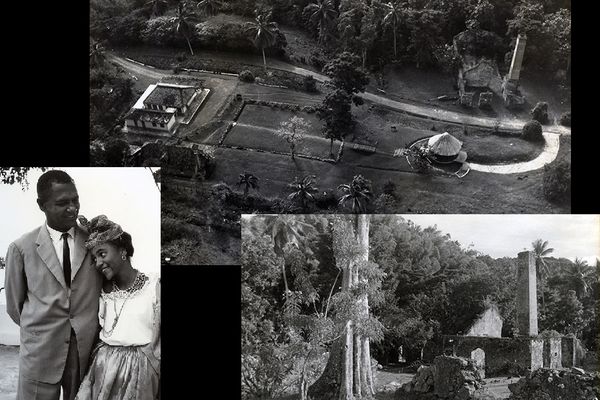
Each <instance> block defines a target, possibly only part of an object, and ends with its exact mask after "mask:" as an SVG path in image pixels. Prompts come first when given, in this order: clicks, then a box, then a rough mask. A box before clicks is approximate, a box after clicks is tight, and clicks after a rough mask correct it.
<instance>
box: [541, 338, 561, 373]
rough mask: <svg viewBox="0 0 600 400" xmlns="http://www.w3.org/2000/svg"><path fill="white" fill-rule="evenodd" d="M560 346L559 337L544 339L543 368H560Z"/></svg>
mask: <svg viewBox="0 0 600 400" xmlns="http://www.w3.org/2000/svg"><path fill="white" fill-rule="evenodd" d="M561 361H562V346H561V338H560V337H551V338H546V339H545V340H544V368H562V362H561Z"/></svg>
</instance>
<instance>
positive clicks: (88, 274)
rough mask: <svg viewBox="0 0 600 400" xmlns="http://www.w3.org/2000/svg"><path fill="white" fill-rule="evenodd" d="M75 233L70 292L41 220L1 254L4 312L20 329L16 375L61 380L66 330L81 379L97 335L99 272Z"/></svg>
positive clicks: (83, 234) (82, 236)
mask: <svg viewBox="0 0 600 400" xmlns="http://www.w3.org/2000/svg"><path fill="white" fill-rule="evenodd" d="M75 231H76V233H75V238H74V249H73V260H72V261H71V288H70V290H69V289H68V288H67V285H66V283H65V278H64V273H63V269H62V266H61V264H60V263H59V261H58V257H57V256H56V251H55V250H54V247H53V245H52V240H51V239H50V234H49V233H48V229H47V228H46V225H45V224H44V225H42V226H41V227H39V228H36V229H34V230H33V231H31V232H29V233H26V234H25V235H23V236H22V237H20V238H19V239H17V240H16V241H14V242H13V243H11V244H10V246H9V247H8V253H7V255H6V275H5V290H6V310H7V312H8V315H9V316H10V317H11V318H12V320H13V321H15V323H16V324H17V325H19V326H20V327H21V346H20V350H19V359H20V361H19V369H20V373H21V374H23V375H24V376H26V377H28V378H29V379H33V380H36V381H40V382H46V383H52V384H55V383H58V382H59V381H60V379H61V377H62V374H63V371H64V368H65V363H66V359H67V352H68V349H69V339H70V334H71V328H73V330H74V331H75V335H76V336H77V349H78V351H79V362H80V374H81V378H83V375H84V374H85V371H86V369H87V365H88V359H89V356H90V352H91V349H92V346H93V345H94V342H95V340H96V338H97V335H98V326H99V325H98V303H99V298H100V289H101V287H102V276H101V275H100V273H99V272H98V271H97V270H96V268H95V267H94V265H93V264H92V261H91V255H90V254H89V253H88V252H87V251H86V249H85V246H84V243H85V240H86V239H87V236H88V235H87V233H86V232H85V231H84V230H82V229H81V228H80V227H79V226H77V227H76V228H75Z"/></svg>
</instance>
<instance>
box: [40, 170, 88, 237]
mask: <svg viewBox="0 0 600 400" xmlns="http://www.w3.org/2000/svg"><path fill="white" fill-rule="evenodd" d="M38 205H39V206H40V210H42V211H43V212H44V214H46V221H47V222H48V226H50V228H52V229H56V230H57V231H60V232H66V231H68V230H69V229H71V228H72V227H74V226H75V225H77V215H78V214H79V195H78V194H77V189H75V185H74V184H72V183H56V182H53V183H52V187H51V188H50V193H49V197H48V198H47V200H46V201H45V202H43V203H41V202H40V201H39V200H38Z"/></svg>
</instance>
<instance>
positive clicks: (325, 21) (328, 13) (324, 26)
mask: <svg viewBox="0 0 600 400" xmlns="http://www.w3.org/2000/svg"><path fill="white" fill-rule="evenodd" d="M304 11H305V12H309V13H310V21H311V22H312V23H316V24H318V26H319V43H323V42H324V41H325V37H327V35H328V30H329V28H330V27H331V26H332V25H333V20H334V19H335V17H336V16H337V12H336V10H335V4H333V0H317V3H311V4H309V5H307V6H306V7H304Z"/></svg>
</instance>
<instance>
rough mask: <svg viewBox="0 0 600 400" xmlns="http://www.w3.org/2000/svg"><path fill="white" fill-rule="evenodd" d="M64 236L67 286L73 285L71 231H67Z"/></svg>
mask: <svg viewBox="0 0 600 400" xmlns="http://www.w3.org/2000/svg"><path fill="white" fill-rule="evenodd" d="M61 237H62V238H63V272H64V274H65V282H67V287H69V288H70V287H71V254H70V253H69V242H68V241H67V238H68V237H69V233H68V232H65V233H63V234H62V236H61Z"/></svg>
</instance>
